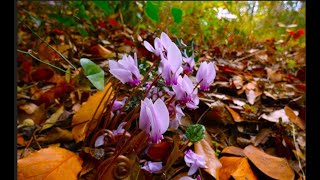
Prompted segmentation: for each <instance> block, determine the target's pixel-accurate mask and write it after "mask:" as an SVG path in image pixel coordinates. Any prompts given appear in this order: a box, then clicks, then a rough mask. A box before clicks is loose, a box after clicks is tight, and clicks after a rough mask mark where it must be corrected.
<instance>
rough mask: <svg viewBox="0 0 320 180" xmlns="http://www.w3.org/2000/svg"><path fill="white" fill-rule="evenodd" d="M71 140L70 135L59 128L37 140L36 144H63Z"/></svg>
mask: <svg viewBox="0 0 320 180" xmlns="http://www.w3.org/2000/svg"><path fill="white" fill-rule="evenodd" d="M72 140H73V137H72V133H71V132H70V131H68V130H66V129H61V128H59V127H56V128H53V129H51V130H50V131H49V132H48V133H47V135H45V136H41V137H39V138H37V141H38V142H45V143H48V144H51V143H57V142H59V143H63V142H69V141H72Z"/></svg>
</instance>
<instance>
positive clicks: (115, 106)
mask: <svg viewBox="0 0 320 180" xmlns="http://www.w3.org/2000/svg"><path fill="white" fill-rule="evenodd" d="M126 100H127V97H125V98H123V99H122V100H121V101H118V100H115V101H114V103H113V105H112V107H111V110H112V111H117V110H119V109H121V108H122V107H123V105H124V103H125V102H126Z"/></svg>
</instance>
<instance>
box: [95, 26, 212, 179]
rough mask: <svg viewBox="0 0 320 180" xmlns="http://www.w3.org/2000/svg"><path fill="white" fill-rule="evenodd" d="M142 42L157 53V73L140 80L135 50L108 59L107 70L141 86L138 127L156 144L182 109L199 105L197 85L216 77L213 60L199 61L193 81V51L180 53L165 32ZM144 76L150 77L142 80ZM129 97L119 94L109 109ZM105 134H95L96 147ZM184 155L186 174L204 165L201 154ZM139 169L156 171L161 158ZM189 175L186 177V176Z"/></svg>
mask: <svg viewBox="0 0 320 180" xmlns="http://www.w3.org/2000/svg"><path fill="white" fill-rule="evenodd" d="M143 44H144V46H145V48H146V49H147V50H148V51H150V52H151V53H153V54H154V55H155V56H157V57H159V61H157V62H154V66H155V67H156V68H157V71H158V76H157V77H152V75H151V77H149V78H144V79H143V80H142V78H141V77H140V76H141V75H140V71H139V65H138V60H137V55H136V54H134V57H133V58H132V57H131V56H130V55H128V56H123V58H122V59H121V60H119V61H116V60H109V67H110V70H109V72H110V73H111V74H112V75H113V76H114V77H115V78H117V79H118V80H120V81H121V83H122V84H128V85H130V86H129V87H134V88H135V87H137V86H139V87H142V88H140V90H142V93H144V94H145V96H144V97H143V98H140V99H141V100H140V104H139V106H140V111H139V119H138V127H139V128H140V129H141V130H142V131H145V132H146V133H147V134H148V139H149V143H150V144H153V143H155V144H157V143H160V142H161V141H162V140H163V139H164V134H165V133H166V132H167V130H168V128H172V129H177V128H178V127H179V125H180V120H181V118H182V117H183V116H185V114H184V112H183V110H184V109H186V108H187V109H190V110H195V109H197V108H198V104H199V97H198V86H199V85H200V88H199V90H201V91H208V90H209V89H210V84H212V82H213V81H214V79H215V76H216V71H215V68H214V63H212V62H210V63H207V62H202V63H201V65H200V68H199V70H198V72H197V73H196V77H195V80H196V82H194V83H193V82H192V81H191V79H190V76H192V73H193V72H194V69H195V60H194V52H193V53H192V55H191V56H190V57H188V56H187V55H186V53H184V54H182V53H181V51H180V49H179V48H178V46H177V45H176V44H175V43H174V42H173V41H172V40H171V39H170V38H169V36H168V35H167V34H166V33H164V32H162V33H161V36H160V38H158V37H157V38H155V40H154V45H153V46H152V45H151V44H150V43H149V42H147V41H144V42H143ZM152 68H153V67H151V68H150V70H152ZM148 73H149V72H148ZM151 74H152V73H151ZM145 79H149V81H148V82H143V81H144V80H145ZM159 81H163V82H164V83H163V85H162V86H159V83H158V82H159ZM129 100H130V98H128V97H126V98H122V100H121V101H119V100H114V101H113V103H112V108H111V109H112V112H113V113H114V114H117V113H120V111H121V109H123V108H124V106H126V105H127V104H128V102H126V101H129ZM113 113H112V114H113ZM129 124H130V123H129ZM125 126H126V122H122V123H121V124H120V125H119V126H118V128H117V129H115V130H113V131H112V132H113V133H114V134H116V135H119V134H126V133H127V132H126V130H125V129H128V128H124V127H125ZM191 134H192V133H191ZM105 136H106V134H103V135H101V136H99V137H97V138H96V142H95V146H96V147H98V146H102V145H103V144H104V143H103V139H104V137H105ZM202 137H203V136H202ZM184 159H185V162H186V165H187V166H189V167H190V170H189V172H188V175H193V174H194V173H195V172H196V171H197V169H198V168H206V167H207V166H206V164H205V160H204V158H203V157H202V156H201V155H198V154H196V153H194V152H193V151H192V150H187V151H186V152H185V157H184ZM141 169H144V170H146V171H148V172H150V173H155V172H157V171H160V170H162V169H163V162H161V161H160V162H153V161H146V162H145V163H144V164H143V165H142V168H141ZM188 178H189V177H185V179H188ZM190 179H192V178H190ZM197 179H200V177H197Z"/></svg>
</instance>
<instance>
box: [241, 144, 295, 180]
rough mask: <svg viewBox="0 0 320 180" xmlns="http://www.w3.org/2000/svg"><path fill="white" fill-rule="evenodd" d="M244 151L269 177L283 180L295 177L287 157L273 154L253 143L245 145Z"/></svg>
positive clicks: (291, 179) (290, 179)
mask: <svg viewBox="0 0 320 180" xmlns="http://www.w3.org/2000/svg"><path fill="white" fill-rule="evenodd" d="M243 152H244V154H245V155H246V156H247V157H248V159H249V160H250V161H251V162H252V163H253V164H254V165H255V166H256V167H257V168H258V169H260V170H261V171H262V172H263V173H264V174H266V175H268V176H269V177H272V178H274V179H281V180H293V179H294V171H293V170H292V168H291V167H290V165H289V163H288V161H287V160H286V159H284V158H279V157H275V156H271V155H269V154H267V153H265V152H263V151H262V150H260V149H258V148H256V147H254V146H252V145H249V146H247V147H245V148H244V150H243Z"/></svg>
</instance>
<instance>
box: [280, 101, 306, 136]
mask: <svg viewBox="0 0 320 180" xmlns="http://www.w3.org/2000/svg"><path fill="white" fill-rule="evenodd" d="M284 111H285V112H286V115H287V116H288V117H289V120H291V121H292V122H293V123H294V124H295V125H297V126H298V127H299V128H301V129H302V130H306V125H305V122H304V121H302V120H301V119H300V118H299V116H297V115H296V114H295V113H294V111H293V110H292V109H291V108H290V107H289V106H285V107H284Z"/></svg>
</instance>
